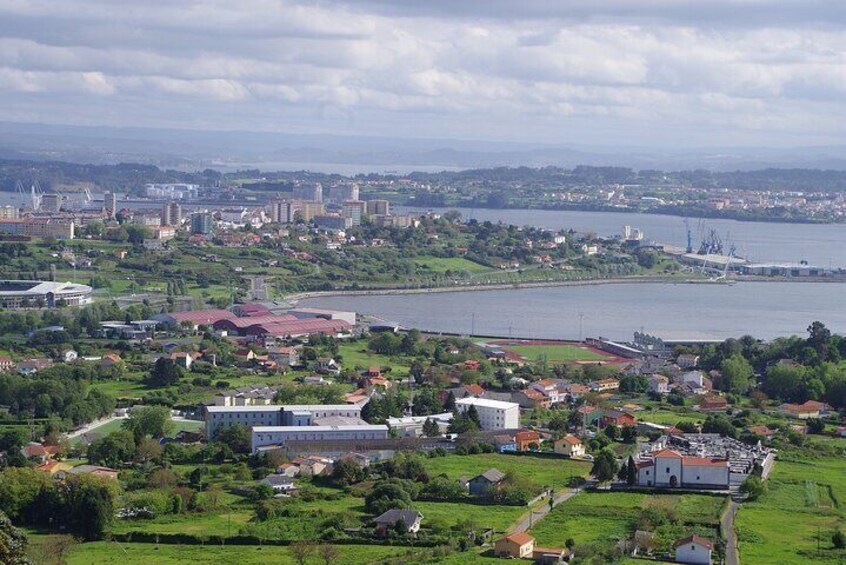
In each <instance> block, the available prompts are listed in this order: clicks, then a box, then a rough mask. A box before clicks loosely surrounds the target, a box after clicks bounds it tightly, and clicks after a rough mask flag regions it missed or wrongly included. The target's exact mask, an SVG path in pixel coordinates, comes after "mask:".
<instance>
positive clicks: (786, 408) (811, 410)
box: [778, 400, 829, 420]
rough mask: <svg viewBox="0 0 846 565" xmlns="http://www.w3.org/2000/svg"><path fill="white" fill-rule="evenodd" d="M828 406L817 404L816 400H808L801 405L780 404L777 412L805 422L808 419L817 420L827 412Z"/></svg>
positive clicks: (822, 403) (823, 403) (821, 403)
mask: <svg viewBox="0 0 846 565" xmlns="http://www.w3.org/2000/svg"><path fill="white" fill-rule="evenodd" d="M828 410H829V406H828V404H826V403H825V402H817V401H816V400H808V401H807V402H804V403H802V404H782V405H781V406H779V407H778V411H779V412H781V413H782V414H784V415H785V416H787V417H789V418H798V419H799V420H807V419H809V418H819V417H820V416H823V415H825V413H826V412H828Z"/></svg>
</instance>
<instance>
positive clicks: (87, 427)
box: [67, 416, 126, 439]
mask: <svg viewBox="0 0 846 565" xmlns="http://www.w3.org/2000/svg"><path fill="white" fill-rule="evenodd" d="M124 418H126V416H109V417H108V418H102V419H100V420H94V421H93V422H90V423H88V424H85V425H84V426H82V427H81V428H79V429H78V430H74V431H72V432H68V433H67V437H68V439H73V438H76V437H79V436H81V435H82V434H87V433H88V432H90V431H91V430H95V429H97V428H99V427H100V426H105V425H106V424H108V423H109V422H113V421H115V420H123V419H124Z"/></svg>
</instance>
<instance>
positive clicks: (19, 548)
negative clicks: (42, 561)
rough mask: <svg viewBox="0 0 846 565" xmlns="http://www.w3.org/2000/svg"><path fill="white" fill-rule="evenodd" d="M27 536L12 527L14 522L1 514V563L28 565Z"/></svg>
mask: <svg viewBox="0 0 846 565" xmlns="http://www.w3.org/2000/svg"><path fill="white" fill-rule="evenodd" d="M27 542H28V540H27V537H26V534H25V533H24V532H23V531H21V530H19V529H18V528H16V527H14V526H13V525H12V521H11V520H9V517H8V516H6V515H5V514H4V513H3V512H0V563H3V564H4V565H28V564H29V560H28V559H27V557H26V546H27Z"/></svg>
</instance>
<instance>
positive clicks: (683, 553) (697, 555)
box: [673, 534, 714, 565]
mask: <svg viewBox="0 0 846 565" xmlns="http://www.w3.org/2000/svg"><path fill="white" fill-rule="evenodd" d="M673 547H674V548H675V550H676V563H693V564H694V565H711V552H712V551H713V550H714V544H713V542H712V541H711V540H709V539H705V538H703V537H701V536H697V535H696V534H693V535H692V536H688V537H686V538H684V539H680V540H678V541H676V543H674V544H673Z"/></svg>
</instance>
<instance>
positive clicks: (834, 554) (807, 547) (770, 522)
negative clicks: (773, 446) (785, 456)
mask: <svg viewBox="0 0 846 565" xmlns="http://www.w3.org/2000/svg"><path fill="white" fill-rule="evenodd" d="M768 487H769V489H768V492H767V493H766V494H764V495H763V496H762V497H761V498H760V499H759V500H757V501H754V502H746V503H745V504H743V506H742V507H741V510H740V512H739V513H738V515H737V518H736V529H737V533H738V539H739V542H740V554H741V558H742V559H743V563H745V564H751V565H761V564H765V563H772V556H773V555H776V554H777V555H779V562H780V563H783V564H785V565H794V564H795V565H799V564H805V563H820V564H825V563H832V564H834V563H841V562H842V559H843V557H844V554H843V550H839V551H838V550H836V549H834V548H833V546H832V541H831V537H832V533H833V532H834V530H835V529H837V528H841V527H843V524H844V520H846V513H844V511H843V510H842V508H841V504H842V501H843V497H844V496H846V477H844V475H843V460H842V459H839V458H817V459H796V460H791V461H788V460H785V461H779V462H778V464H776V466H775V468H774V470H773V473H772V474H771V475H770V478H769V480H768Z"/></svg>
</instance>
